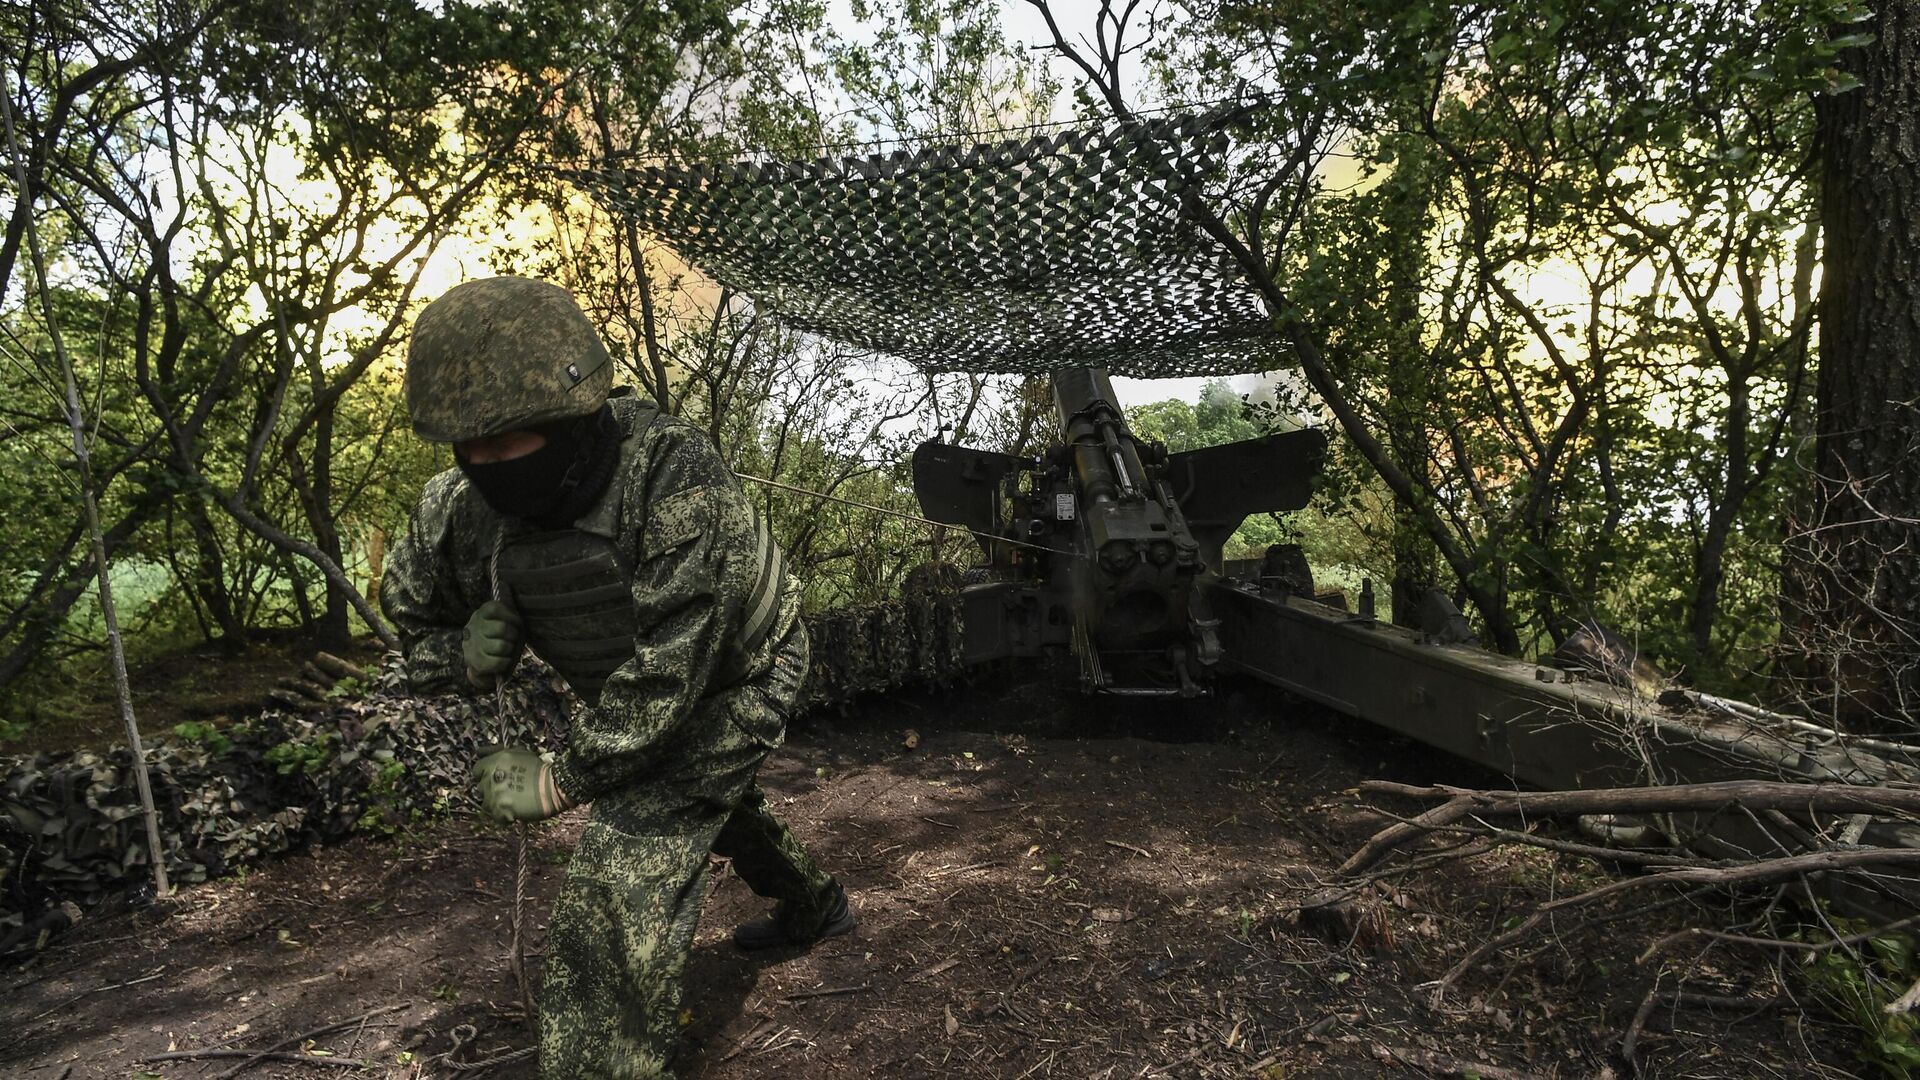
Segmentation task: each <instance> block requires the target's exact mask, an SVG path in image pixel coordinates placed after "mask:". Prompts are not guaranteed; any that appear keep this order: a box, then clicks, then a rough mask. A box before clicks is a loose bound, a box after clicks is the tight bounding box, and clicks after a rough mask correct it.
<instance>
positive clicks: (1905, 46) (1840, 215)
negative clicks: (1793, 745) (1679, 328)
mask: <svg viewBox="0 0 1920 1080" xmlns="http://www.w3.org/2000/svg"><path fill="white" fill-rule="evenodd" d="M1861 29H1866V27H1861ZM1871 30H1872V32H1873V34H1874V41H1873V43H1872V44H1870V45H1866V46H1863V47H1859V48H1854V49H1849V50H1847V51H1845V52H1843V53H1842V54H1841V55H1840V57H1839V60H1838V65H1839V67H1840V68H1841V70H1842V71H1844V72H1846V73H1848V74H1851V75H1852V76H1853V77H1855V78H1857V79H1858V80H1859V81H1860V85H1859V87H1858V88H1856V89H1854V90H1851V91H1848V92H1845V93H1838V94H1828V95H1823V96H1822V97H1821V98H1819V100H1818V103H1817V109H1818V117H1819V127H1820V138H1821V144H1822V147H1823V149H1824V159H1823V162H1822V172H1821V183H1822V191H1821V216H1822V218H1823V222H1824V231H1825V236H1826V259H1825V266H1824V274H1823V277H1822V280H1821V289H1820V372H1819V379H1818V383H1817V385H1816V390H1815V393H1816V401H1815V421H1814V423H1815V432H1814V455H1813V460H1814V468H1815V476H1814V478H1813V488H1814V491H1813V503H1814V509H1813V514H1812V518H1811V520H1810V521H1809V522H1806V523H1804V525H1805V529H1804V532H1803V534H1802V536H1801V539H1800V542H1799V543H1797V544H1796V545H1794V547H1795V551H1794V555H1795V556H1796V557H1797V558H1798V559H1800V560H1801V561H1802V564H1803V567H1804V569H1803V572H1802V573H1801V574H1800V575H1798V580H1797V582H1796V587H1797V588H1798V589H1799V590H1800V591H1801V592H1802V596H1800V597H1798V598H1797V599H1798V600H1799V604H1798V608H1799V610H1798V611H1797V612H1795V613H1794V615H1793V623H1794V624H1795V625H1792V626H1790V627H1789V633H1790V634H1793V635H1795V636H1797V637H1798V638H1799V640H1798V641H1796V642H1792V643H1791V644H1793V645H1795V646H1798V648H1797V649H1796V651H1797V652H1799V653H1801V654H1802V656H1803V657H1804V659H1805V660H1806V661H1807V663H1806V665H1805V667H1806V669H1807V670H1808V671H1809V672H1810V673H1815V672H1817V673H1818V674H1817V675H1816V677H1815V685H1816V687H1817V690H1818V694H1819V697H1820V699H1821V700H1819V701H1818V702H1816V704H1818V705H1819V706H1820V707H1821V712H1822V713H1824V714H1826V715H1828V716H1830V717H1832V718H1833V719H1835V720H1837V721H1839V722H1840V723H1842V724H1846V725H1849V726H1857V727H1862V728H1874V729H1879V730H1898V729H1911V728H1912V727H1913V726H1914V724H1915V720H1916V717H1917V716H1920V539H1917V537H1920V0H1880V2H1879V3H1878V4H1877V5H1876V12H1875V17H1874V20H1873V22H1872V24H1871Z"/></svg>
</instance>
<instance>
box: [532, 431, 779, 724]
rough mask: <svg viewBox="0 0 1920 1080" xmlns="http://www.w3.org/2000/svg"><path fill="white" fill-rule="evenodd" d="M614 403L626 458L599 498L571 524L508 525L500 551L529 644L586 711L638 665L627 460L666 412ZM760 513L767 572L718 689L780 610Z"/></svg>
mask: <svg viewBox="0 0 1920 1080" xmlns="http://www.w3.org/2000/svg"><path fill="white" fill-rule="evenodd" d="M612 404H613V408H614V417H615V419H616V420H617V421H618V422H619V424H620V427H621V429H622V431H623V433H624V436H625V437H624V438H623V439H622V440H621V443H620V456H621V459H622V460H621V462H620V465H619V467H618V468H617V469H616V470H615V473H614V479H613V481H612V482H611V483H609V484H608V485H607V490H606V492H605V493H604V494H602V495H601V497H600V501H599V502H598V503H597V504H596V505H595V506H594V508H593V509H592V510H589V511H588V512H587V513H586V514H585V515H583V516H582V517H581V518H579V519H578V520H577V521H576V522H575V526H576V527H573V528H565V529H528V528H526V527H524V526H520V525H518V523H510V522H506V521H504V520H503V522H502V528H504V529H505V530H506V533H505V536H504V537H503V538H502V541H501V546H500V554H499V561H500V565H499V573H500V586H501V592H502V594H503V596H502V599H504V600H506V601H507V603H508V604H510V605H511V606H512V607H513V609H514V610H515V611H517V612H519V614H520V617H521V619H522V620H524V622H525V624H526V633H527V644H528V646H529V647H530V648H531V649H532V650H533V652H534V655H536V656H538V657H540V659H542V660H545V661H546V662H547V663H548V664H550V665H552V667H553V669H554V670H555V671H557V672H559V673H560V675H561V677H563V678H565V679H566V680H567V684H568V685H569V686H571V687H572V688H573V692H574V693H575V694H577V695H579V697H580V699H581V700H582V701H584V702H586V703H588V704H589V705H591V704H592V703H594V702H595V701H597V700H598V699H599V697H600V690H601V688H602V687H604V686H605V685H606V682H607V677H608V676H610V675H612V674H613V673H614V671H616V670H618V669H619V668H620V666H621V665H623V664H625V663H626V662H627V661H629V660H631V659H633V635H634V632H635V631H636V630H637V629H638V628H639V627H638V622H637V616H636V614H635V612H634V606H633V573H634V568H633V567H632V566H630V565H628V563H627V560H626V558H625V557H624V556H623V555H622V554H621V552H620V551H619V548H618V545H617V544H616V542H615V540H614V537H615V536H617V535H619V532H620V527H619V524H620V512H621V509H622V508H621V505H620V503H621V500H622V499H623V498H624V496H625V488H624V485H623V483H622V478H623V477H624V476H625V475H626V471H627V469H628V467H629V462H628V461H627V460H626V459H627V457H628V455H629V454H631V453H633V452H634V450H635V449H636V448H637V446H638V443H639V436H640V435H641V434H643V433H644V432H645V431H646V429H647V428H648V427H649V426H650V425H651V424H652V423H653V421H654V420H655V419H656V418H657V417H658V416H659V415H660V411H659V409H658V407H657V406H655V405H653V404H652V403H651V402H647V401H642V400H639V399H635V398H621V397H616V398H614V399H613V401H612ZM753 517H754V534H755V538H756V544H757V552H756V554H757V560H756V561H757V562H758V564H759V568H760V576H759V579H758V581H757V582H756V583H755V585H754V588H753V592H752V593H751V594H750V595H749V597H748V599H747V603H746V608H745V612H746V620H747V621H746V624H745V625H744V626H743V628H742V631H741V635H740V639H739V640H738V641H736V642H735V643H734V644H733V645H732V646H730V648H729V650H728V655H727V656H726V657H724V658H723V659H722V661H721V663H720V665H719V667H718V668H717V674H716V676H715V681H714V684H713V689H720V688H723V687H726V686H730V685H732V684H733V683H735V682H738V681H739V680H741V679H743V678H745V677H746V676H747V675H748V674H749V668H750V666H751V664H752V658H753V656H754V654H755V652H756V651H757V650H758V649H759V647H760V646H761V644H763V643H764V642H765V641H766V638H767V634H768V633H769V631H771V630H772V629H773V626H774V624H775V623H776V621H777V618H776V616H777V615H778V614H779V611H780V598H781V593H782V592H783V590H784V585H785V577H786V567H785V565H784V560H783V559H782V558H781V555H780V548H779V545H777V544H775V543H774V542H773V539H772V537H771V536H770V534H769V531H768V528H767V524H766V521H765V519H764V518H762V516H761V515H760V513H759V511H758V510H755V511H754V512H753ZM580 526H586V527H580Z"/></svg>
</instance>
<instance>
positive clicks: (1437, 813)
mask: <svg viewBox="0 0 1920 1080" xmlns="http://www.w3.org/2000/svg"><path fill="white" fill-rule="evenodd" d="M1360 790H1361V791H1363V792H1366V793H1368V794H1373V795H1399V796H1403V797H1406V798H1413V799H1429V800H1430V799H1445V800H1446V801H1445V802H1443V803H1442V804H1441V805H1439V806H1436V807H1434V808H1433V809H1431V810H1428V811H1427V812H1426V813H1424V814H1421V815H1420V816H1419V817H1416V818H1413V819H1411V820H1409V821H1404V822H1400V823H1398V824H1396V825H1392V826H1389V827H1388V828H1385V829H1382V830H1381V831H1380V832H1378V833H1375V834H1374V836H1373V838H1372V839H1370V840H1368V841H1367V842H1366V844H1365V845H1363V846H1362V847H1361V848H1360V850H1359V851H1356V852H1354V853H1353V855H1352V857H1350V858H1348V859H1347V861H1346V862H1344V863H1342V864H1341V865H1340V872H1341V873H1343V874H1355V873H1359V872H1360V871H1362V870H1365V869H1366V868H1367V867H1369V866H1372V865H1373V864H1374V863H1376V862H1378V861H1380V860H1381V859H1382V858H1384V857H1385V856H1386V855H1387V854H1388V853H1390V852H1392V851H1393V850H1394V849H1395V848H1398V847H1399V846H1400V845H1402V844H1405V843H1407V842H1409V841H1411V840H1413V839H1415V838H1417V837H1420V836H1424V835H1426V834H1427V833H1430V832H1433V831H1434V830H1436V829H1440V828H1444V827H1446V826H1448V825H1451V824H1453V823H1455V822H1457V821H1460V820H1462V819H1464V818H1468V817H1521V816H1549V815H1555V814H1659V813H1671V812H1674V811H1680V810H1716V809H1719V808H1722V807H1728V806H1744V807H1746V808H1748V809H1752V810H1799V811H1804V812H1808V813H1833V814H1920V788H1916V787H1897V786H1881V785H1874V786H1868V785H1864V784H1808V783H1792V782H1784V781H1772V780H1723V781H1717V782H1713V783H1705V784H1671V785H1665V786H1656V787H1626V788H1592V789H1588V790H1576V791H1478V790H1474V789H1471V788H1458V787H1452V786H1449V785H1444V784H1436V785H1432V786H1426V787H1421V786H1416V785H1412V784H1397V783H1393V782H1391V781H1387V780H1368V781H1366V782H1364V783H1362V784H1361V785H1360Z"/></svg>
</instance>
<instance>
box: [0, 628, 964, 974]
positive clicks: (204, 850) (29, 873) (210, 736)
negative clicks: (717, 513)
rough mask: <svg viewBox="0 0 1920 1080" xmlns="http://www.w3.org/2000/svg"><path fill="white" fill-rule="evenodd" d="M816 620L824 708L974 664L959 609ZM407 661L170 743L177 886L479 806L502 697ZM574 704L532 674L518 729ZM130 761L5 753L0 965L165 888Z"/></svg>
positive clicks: (527, 733) (170, 851) (153, 748)
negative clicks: (352, 687) (439, 682)
mask: <svg viewBox="0 0 1920 1080" xmlns="http://www.w3.org/2000/svg"><path fill="white" fill-rule="evenodd" d="M807 622H808V627H809V629H810V631H811V633H812V635H813V641H814V645H813V656H814V661H813V682H812V686H813V689H812V691H811V694H810V698H809V700H810V703H811V704H812V705H813V706H814V707H838V706H844V705H845V704H846V703H848V702H850V701H852V700H853V699H854V698H856V697H858V696H860V695H862V694H865V693H872V692H876V691H882V690H887V689H890V688H893V687H895V686H899V685H902V684H904V683H908V682H916V681H925V680H946V679H949V678H951V677H953V676H954V675H956V674H957V673H958V672H959V670H960V643H961V638H960V622H959V612H958V607H957V605H956V603H955V602H954V601H953V600H952V599H951V598H946V597H920V598H917V599H913V600H908V601H894V602H889V603H882V604H876V605H872V606H870V607H864V608H856V609H851V610H845V611H837V612H831V613H828V614H825V615H821V616H816V617H812V618H809V619H808V620H807ZM529 665H530V666H529V668H528V669H523V671H526V670H530V669H533V668H534V667H536V666H535V665H532V664H531V662H529ZM395 668H396V665H393V664H388V665H387V666H386V669H385V670H384V671H383V672H382V673H381V674H380V675H379V676H377V678H376V680H375V685H373V686H371V687H368V688H366V689H365V691H364V693H362V694H361V696H357V697H342V698H341V699H340V700H339V701H338V702H337V703H335V704H333V705H330V706H328V707H327V708H325V709H324V710H318V711H313V712H308V713H305V714H295V713H292V712H288V711H285V710H280V709H269V710H266V711H264V712H261V713H259V714H258V715H255V716H252V717H250V718H248V719H246V720H244V721H242V722H240V723H237V724H233V725H231V726H220V727H216V726H214V725H208V724H196V725H182V726H181V728H180V729H178V730H177V731H176V732H175V733H174V734H171V735H163V736H162V737H160V738H158V739H155V740H153V741H152V742H151V743H150V745H149V747H148V766H149V768H151V769H152V772H153V786H154V799H155V801H156V803H157V805H158V806H159V807H160V815H161V836H162V841H163V844H164V846H165V849H166V855H167V866H168V870H169V872H170V873H171V875H172V878H173V880H174V881H175V882H177V883H190V882H196V881H205V880H207V879H208V878H211V877H218V876H221V875H223V874H227V873H231V872H232V871H234V870H236V869H239V868H241V867H245V866H250V865H253V864H256V863H259V862H261V861H263V860H266V859H268V858H271V857H273V856H276V855H278V854H280V853H283V852H286V851H289V850H292V849H296V848H299V847H303V846H305V845H307V844H310V843H314V842H325V841H329V840H334V839H338V838H340V837H342V836H345V835H347V834H349V833H352V832H356V831H369V830H370V831H379V832H391V831H394V830H397V829H400V828H403V827H405V826H408V825H411V824H413V823H415V822H417V821H420V820H422V819H425V818H429V817H435V816H440V815H443V814H446V813H448V812H450V811H453V810H456V809H461V810H470V809H473V806H474V804H473V801H472V798H471V796H470V794H469V790H470V788H469V780H468V769H469V767H470V765H471V763H472V762H473V761H474V759H475V758H476V756H477V754H476V751H477V750H478V749H479V747H481V746H482V745H486V744H490V743H494V742H497V741H498V740H499V737H500V723H499V721H498V720H497V719H496V718H495V715H494V706H493V701H492V700H491V698H489V697H481V696H473V697H460V696H454V697H435V698H422V697H416V696H413V695H412V694H410V693H408V692H407V691H406V688H405V687H404V686H403V685H402V682H401V680H400V679H399V677H398V675H397V674H395ZM567 710H568V706H567V703H566V701H565V700H564V698H563V696H562V695H561V694H560V693H559V692H557V691H555V690H554V689H553V688H552V686H551V685H550V684H549V683H548V682H547V680H546V679H544V678H541V677H537V676H536V677H527V676H525V675H523V677H521V678H517V679H515V680H514V681H513V682H512V683H511V684H510V686H509V689H508V701H507V716H508V718H509V720H508V723H509V725H510V730H509V731H508V732H507V736H508V738H509V739H510V740H512V741H514V742H518V743H521V744H523V745H531V746H538V747H541V748H545V749H553V748H557V747H559V746H560V745H561V742H562V740H564V738H565V736H566V729H567ZM130 765H131V758H130V756H129V755H128V753H127V752H126V750H125V748H123V747H120V748H115V749H114V750H112V751H109V752H106V753H96V752H93V751H77V752H71V753H64V754H38V755H34V756H33V757H29V758H0V860H4V861H0V956H5V955H7V954H9V953H17V952H19V951H22V950H30V949H32V948H34V947H36V946H37V945H39V944H44V942H45V941H46V940H47V939H48V938H49V937H51V935H52V934H54V933H57V932H58V931H59V930H61V929H64V928H65V927H66V926H68V925H70V924H71V923H72V922H74V921H76V920H77V919H79V918H80V916H81V914H82V913H83V912H84V911H85V910H86V909H87V908H90V907H92V906H94V905H95V904H98V903H99V902H100V901H101V900H103V899H105V898H107V897H108V896H110V895H112V894H114V893H117V892H120V891H122V890H131V891H135V892H136V893H137V892H138V891H139V890H142V889H146V888H150V885H149V882H150V880H151V879H150V877H149V875H148V872H147V869H146V866H147V847H146V839H145V830H144V827H143V825H142V824H141V819H140V805H139V799H138V796H137V795H136V794H135V791H134V785H133V783H132V780H131V777H130Z"/></svg>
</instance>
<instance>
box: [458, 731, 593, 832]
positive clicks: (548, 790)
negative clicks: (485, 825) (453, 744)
mask: <svg viewBox="0 0 1920 1080" xmlns="http://www.w3.org/2000/svg"><path fill="white" fill-rule="evenodd" d="M473 782H474V784H475V785H476V786H478V787H479V789H480V805H481V807H482V808H483V809H485V810H486V812H487V814H488V815H489V816H491V817H494V818H497V819H499V820H501V821H539V820H540V819H542V818H550V817H552V816H553V815H555V814H557V813H559V812H560V811H562V810H565V809H567V808H568V807H570V806H572V805H573V800H572V799H570V798H568V797H567V793H566V792H564V791H561V790H560V785H559V784H557V783H555V782H554V779H553V766H551V765H549V764H547V763H546V762H545V761H542V760H540V755H539V754H537V753H535V752H534V751H532V750H526V749H522V748H520V747H509V748H507V749H505V750H495V751H494V752H493V753H491V754H488V755H487V756H485V757H483V758H481V759H480V761H479V763H478V764H476V765H475V766H474V767H473Z"/></svg>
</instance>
